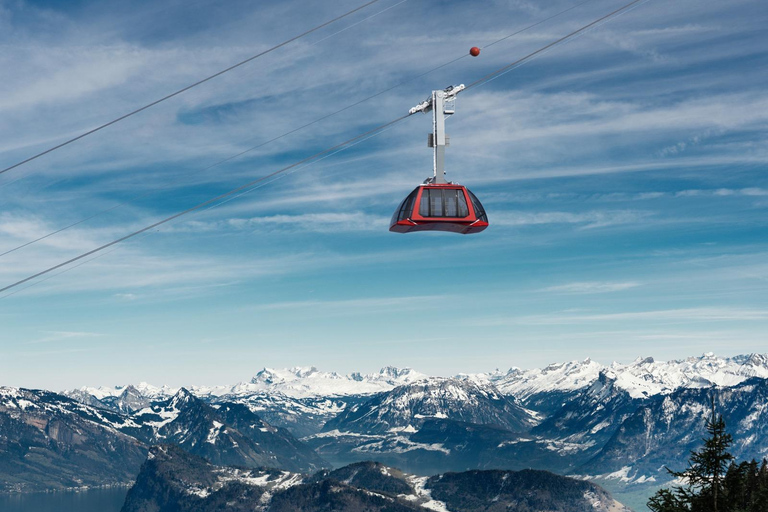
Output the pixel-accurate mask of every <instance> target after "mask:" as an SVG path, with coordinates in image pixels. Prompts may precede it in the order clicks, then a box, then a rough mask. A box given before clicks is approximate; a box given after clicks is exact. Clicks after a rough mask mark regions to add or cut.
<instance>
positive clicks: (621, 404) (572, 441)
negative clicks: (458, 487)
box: [0, 354, 768, 505]
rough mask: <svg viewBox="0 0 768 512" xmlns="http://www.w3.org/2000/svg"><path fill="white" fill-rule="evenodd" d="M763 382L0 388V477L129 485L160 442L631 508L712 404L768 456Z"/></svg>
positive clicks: (740, 365)
mask: <svg viewBox="0 0 768 512" xmlns="http://www.w3.org/2000/svg"><path fill="white" fill-rule="evenodd" d="M766 386H768V356H766V355H760V354H751V355H740V356H734V357H725V358H724V357H717V356H714V355H713V354H704V355H702V356H700V357H691V358H687V359H684V360H679V361H668V362H662V361H655V360H653V359H651V358H638V359H637V360H635V361H634V362H632V363H630V364H618V363H613V364H611V365H601V364H599V363H597V362H595V361H592V360H590V359H585V360H582V361H572V362H568V363H558V364H552V365H549V366H547V367H545V368H541V369H529V370H521V369H518V368H512V369H510V370H508V371H506V372H503V371H498V370H496V371H493V372H488V373H481V374H459V375H455V376H453V377H448V378H447V377H427V376H425V375H423V374H421V373H419V372H416V371H414V370H412V369H408V368H406V369H397V368H392V367H386V368H383V369H382V370H381V371H380V372H377V373H372V374H361V373H352V374H349V375H341V374H338V373H333V372H322V371H319V370H317V369H315V368H298V367H297V368H293V369H289V370H270V369H264V370H261V371H260V372H258V373H257V374H256V375H255V376H254V377H253V378H252V379H251V380H250V381H248V382H243V383H239V384H235V385H228V386H217V387H201V386H190V387H188V388H179V389H176V388H171V387H167V386H165V387H154V386H151V385H148V384H138V385H135V386H133V385H127V386H122V387H114V388H103V387H102V388H88V387H84V388H80V389H78V390H72V391H67V392H64V393H63V394H57V393H52V392H48V391H34V390H20V389H15V388H0V390H1V391H0V443H2V445H0V448H1V449H0V472H1V473H2V477H1V478H0V481H3V482H4V483H5V482H7V485H5V487H4V488H3V489H2V490H3V491H5V492H13V491H30V490H43V489H54V488H69V487H83V486H94V485H118V484H120V485H126V484H128V483H129V482H130V481H131V480H132V477H135V475H136V472H137V471H138V468H139V466H140V465H141V462H142V460H143V459H144V457H145V455H146V454H147V450H148V449H149V447H150V446H152V445H156V444H158V443H164V444H169V443H170V444H173V445H176V446H179V447H182V448H183V449H184V450H186V451H187V452H189V453H191V454H193V455H196V456H200V457H204V458H205V459H206V460H208V461H209V462H210V463H212V464H216V465H221V466H241V467H246V468H256V467H273V468H277V469H280V470H282V471H290V472H305V473H306V472H312V471H317V470H319V469H321V468H323V467H342V466H347V465H349V464H355V463H360V462H363V461H370V460H375V461H379V462H381V463H384V464H387V465H388V466H392V467H399V468H401V469H402V470H404V471H406V472H408V473H411V474H416V475H423V476H429V475H434V474H438V473H440V474H442V473H445V472H446V471H454V472H466V471H469V470H492V469H499V470H516V471H519V470H524V469H527V468H534V469H539V470H548V471H552V472H555V473H559V474H561V475H570V476H573V477H574V478H579V479H589V480H591V481H594V482H598V483H600V484H601V485H603V486H605V487H607V488H609V489H610V490H611V491H612V492H613V493H614V494H615V495H616V496H617V497H618V498H619V499H620V500H622V501H625V498H626V497H631V496H635V497H636V496H640V498H637V500H636V502H635V503H632V504H633V505H637V504H638V503H642V502H643V500H644V498H643V496H647V495H648V494H649V493H652V491H653V490H654V489H655V488H658V487H659V486H660V485H663V484H665V483H666V482H668V481H669V475H668V474H667V472H666V470H665V469H664V466H665V465H666V466H669V467H671V468H673V469H682V468H683V467H684V466H685V460H686V458H687V455H688V452H689V450H691V449H695V448H696V447H697V446H698V445H699V444H700V441H701V438H702V437H703V436H704V435H705V424H706V420H707V419H708V418H709V417H710V415H711V409H712V401H713V399H714V403H715V408H716V410H717V412H718V413H720V414H723V416H724V418H725V420H726V423H727V426H728V428H729V432H730V433H731V434H732V435H733V436H734V440H735V445H734V447H733V449H732V452H733V453H734V455H736V456H737V457H739V458H740V459H749V458H757V459H762V458H763V457H765V456H766V455H768V408H766V407H765V404H766V400H767V399H768V396H766ZM62 432H70V433H68V434H66V435H64V434H62ZM99 450H101V451H99ZM119 464H122V465H121V466H120V468H118V467H117V466H118V465H119ZM40 475H46V477H45V478H39V476H40Z"/></svg>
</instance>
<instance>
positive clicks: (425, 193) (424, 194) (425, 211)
mask: <svg viewBox="0 0 768 512" xmlns="http://www.w3.org/2000/svg"><path fill="white" fill-rule="evenodd" d="M430 192H432V191H431V190H430V189H428V188H425V189H424V190H422V191H421V204H420V205H419V215H421V216H422V217H430V215H429V193H430Z"/></svg>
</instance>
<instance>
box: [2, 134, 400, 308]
mask: <svg viewBox="0 0 768 512" xmlns="http://www.w3.org/2000/svg"><path fill="white" fill-rule="evenodd" d="M393 125H394V124H391V125H389V126H387V127H386V128H381V129H380V130H378V131H376V132H375V133H370V132H368V133H370V135H368V136H367V137H364V138H358V139H356V140H355V141H354V142H350V143H349V144H347V145H346V146H344V147H340V148H338V149H336V150H335V151H333V152H332V153H326V154H325V155H323V156H321V157H318V158H317V159H316V160H312V161H310V162H306V163H305V164H304V165H302V166H297V167H294V168H293V169H292V170H290V172H285V173H283V174H280V175H277V176H272V179H270V180H269V181H262V182H260V183H258V184H256V185H254V186H253V187H251V188H248V189H246V190H243V191H242V192H240V193H238V194H236V195H232V196H229V197H227V198H226V199H224V200H223V201H222V202H220V203H216V204H212V205H210V206H208V207H207V208H205V209H204V210H198V211H197V212H196V213H203V212H205V211H209V210H213V209H214V208H218V207H219V206H222V205H224V204H226V203H228V202H229V201H233V200H235V199H237V198H238V197H241V196H244V195H245V194H248V193H250V192H253V191H254V190H256V189H259V188H261V187H265V186H267V185H270V184H272V183H274V182H275V181H277V180H279V179H280V178H284V177H286V176H289V175H291V174H293V173H295V172H298V171H300V170H302V169H304V168H305V167H307V166H309V165H312V164H315V163H317V162H319V161H321V160H325V159H326V158H330V157H332V156H333V155H335V154H337V153H340V152H341V151H344V150H345V149H349V148H350V147H352V146H356V145H357V144H360V143H362V142H365V141H366V140H368V139H370V138H372V137H375V136H376V135H379V134H380V133H383V132H385V131H386V130H389V129H390V128H392V126H393ZM157 231H159V229H158V230H157ZM151 234H152V233H151V231H145V232H144V233H142V234H141V235H140V236H139V237H138V238H137V239H136V240H141V239H142V238H144V237H146V236H149V235H151ZM120 247H121V246H117V245H115V246H114V247H112V248H111V249H110V250H108V251H104V252H102V253H99V254H97V255H95V256H94V257H93V258H90V259H84V260H83V261H80V262H78V263H77V264H76V265H72V266H70V267H67V268H65V269H63V270H62V271H61V272H56V273H53V274H51V275H48V276H46V277H44V278H43V279H40V280H38V281H35V282H33V283H30V284H28V285H27V286H24V287H23V288H19V289H18V290H14V291H12V292H11V293H8V294H6V295H3V296H2V297H0V300H3V299H6V298H8V297H10V296H11V295H16V294H17V293H21V292H23V291H24V290H27V289H29V288H32V287H33V286H37V285H39V284H42V283H44V282H45V281H48V280H49V279H53V278H54V277H57V276H60V275H61V274H66V273H67V272H69V271H70V270H75V269H76V268H78V267H82V266H83V265H86V264H88V263H90V262H92V261H94V260H97V259H99V258H103V257H104V256H106V255H108V254H111V253H113V252H115V251H116V250H118V249H120ZM0 291H2V290H0Z"/></svg>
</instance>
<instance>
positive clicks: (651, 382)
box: [464, 353, 768, 403]
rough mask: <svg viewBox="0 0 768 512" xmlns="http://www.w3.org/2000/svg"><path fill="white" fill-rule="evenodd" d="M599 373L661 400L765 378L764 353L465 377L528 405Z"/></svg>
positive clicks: (574, 364)
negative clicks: (485, 382) (684, 391)
mask: <svg viewBox="0 0 768 512" xmlns="http://www.w3.org/2000/svg"><path fill="white" fill-rule="evenodd" d="M601 372H610V373H609V375H610V376H611V378H612V379H613V380H615V381H616V386H617V387H618V388H619V389H623V390H625V391H627V392H628V393H629V394H630V396H632V397H633V398H643V397H649V396H654V395H660V394H662V395H665V394H669V393H672V392H673V391H675V390H676V389H679V388H704V387H710V386H713V385H716V386H734V385H736V384H739V383H740V382H743V381H745V380H746V379H748V378H750V377H761V378H768V354H749V355H738V356H733V357H718V356H716V355H714V354H712V353H706V354H704V355H702V356H699V357H689V358H686V359H680V360H673V361H656V360H654V359H653V358H652V357H644V358H643V357H639V358H637V359H635V360H634V361H633V362H631V363H629V364H622V363H617V362H614V363H612V364H610V365H608V366H605V365H602V364H600V363H597V362H595V361H592V360H591V359H589V358H588V359H585V360H583V361H570V362H567V363H554V364H551V365H549V366H547V367H545V368H541V369H540V368H533V369H529V370H521V369H519V368H512V369H510V370H509V371H508V372H507V373H506V374H504V375H500V374H499V373H492V374H478V375H475V376H472V375H470V376H465V377H464V378H473V379H475V380H488V381H490V382H493V383H494V384H495V385H496V387H498V388H499V389H500V390H501V391H502V392H503V393H506V394H508V395H512V396H514V397H516V398H518V399H519V400H521V401H522V402H523V403H528V402H529V401H531V400H532V399H534V398H535V397H536V396H537V395H540V394H549V393H553V392H554V393H571V392H573V391H579V390H583V389H585V388H587V387H589V386H591V385H592V384H593V383H594V382H595V381H597V380H598V377H599V375H600V373H601Z"/></svg>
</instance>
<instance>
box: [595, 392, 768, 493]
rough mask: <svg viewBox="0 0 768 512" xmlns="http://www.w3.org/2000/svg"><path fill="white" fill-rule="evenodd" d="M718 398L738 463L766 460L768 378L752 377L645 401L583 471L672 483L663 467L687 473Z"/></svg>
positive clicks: (719, 409) (636, 479) (716, 406)
mask: <svg viewBox="0 0 768 512" xmlns="http://www.w3.org/2000/svg"><path fill="white" fill-rule="evenodd" d="M713 398H714V399H715V409H716V411H717V414H719V415H722V416H723V419H724V420H725V424H726V428H727V431H728V432H729V433H730V434H731V435H732V436H733V439H734V444H733V446H732V447H731V448H730V449H729V452H731V453H732V454H733V455H734V456H735V457H737V459H739V460H749V459H752V458H756V459H758V460H759V459H761V458H763V457H766V455H768V407H766V404H768V380H766V379H760V378H753V379H749V380H747V381H744V382H741V383H739V384H737V385H735V386H732V387H728V388H719V389H717V390H716V391H713V390H711V389H689V388H681V389H678V390H677V391H675V392H674V393H670V394H668V395H662V396H656V397H654V398H653V399H651V400H647V401H645V402H644V403H643V404H642V405H640V406H639V407H637V408H636V410H635V411H634V412H633V413H632V414H631V415H629V416H627V417H626V419H625V420H624V421H623V422H622V423H621V425H620V426H619V428H618V429H616V430H615V432H614V434H613V435H612V436H611V438H610V439H609V440H608V441H607V442H606V443H605V444H604V446H603V448H602V449H601V450H600V452H599V453H598V454H597V455H596V456H595V457H594V458H593V459H592V460H591V461H589V462H588V463H586V464H585V465H584V466H583V467H582V468H581V471H584V472H587V473H588V474H590V475H595V474H603V476H604V477H606V476H610V475H605V473H609V474H610V473H612V472H613V473H616V472H618V473H616V474H620V475H621V476H622V477H623V478H625V479H626V481H640V482H646V481H649V480H650V481H654V480H662V481H664V480H668V479H669V475H668V474H667V472H666V470H665V469H664V466H669V467H671V468H673V469H677V470H681V469H684V466H685V463H684V461H685V460H686V458H687V457H688V454H689V453H690V451H691V450H693V449H697V448H700V446H701V440H702V438H704V437H705V436H706V428H705V426H706V423H707V420H709V419H710V418H711V416H712V402H711V401H712V399H713Z"/></svg>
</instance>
